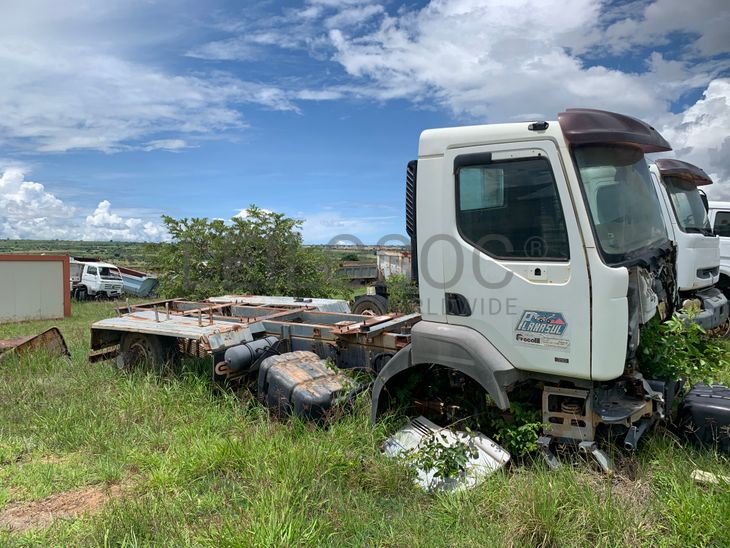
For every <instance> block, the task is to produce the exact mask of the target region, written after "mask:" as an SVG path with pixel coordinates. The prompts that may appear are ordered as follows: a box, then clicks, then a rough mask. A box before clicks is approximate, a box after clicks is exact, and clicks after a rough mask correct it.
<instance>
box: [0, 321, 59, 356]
mask: <svg viewBox="0 0 730 548" xmlns="http://www.w3.org/2000/svg"><path fill="white" fill-rule="evenodd" d="M39 349H44V350H45V351H46V353H47V354H48V356H50V357H56V356H70V355H71V354H70V353H69V351H68V347H67V346H66V341H65V340H64V339H63V335H61V331H59V329H58V328H57V327H51V328H50V329H47V330H46V331H44V332H43V333H40V334H38V335H31V336H29V337H19V338H17V339H5V340H0V362H1V361H2V360H3V359H4V358H6V357H7V356H8V355H10V354H12V353H14V354H16V355H19V356H21V355H24V354H28V353H29V352H34V351H37V350H39Z"/></svg>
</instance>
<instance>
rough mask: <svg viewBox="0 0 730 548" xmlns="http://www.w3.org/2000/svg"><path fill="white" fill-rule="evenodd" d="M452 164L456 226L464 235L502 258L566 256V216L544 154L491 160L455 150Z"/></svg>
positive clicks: (483, 156)
mask: <svg viewBox="0 0 730 548" xmlns="http://www.w3.org/2000/svg"><path fill="white" fill-rule="evenodd" d="M472 157H473V159H472ZM472 162H473V163H472ZM454 167H455V173H456V209H457V211H456V219H457V226H458V228H459V231H460V233H461V235H462V237H463V238H464V239H465V240H466V241H468V242H469V243H470V244H472V245H473V246H474V247H476V248H477V249H480V250H481V251H483V252H484V253H487V254H488V255H491V256H492V257H495V258H499V259H505V260H547V261H567V260H568V259H569V258H570V249H569V245H568V231H567V229H566V226H565V216H564V215H563V209H562V206H561V204H560V197H559V195H558V189H557V184H556V182H555V177H554V176H553V170H552V167H551V166H550V162H549V161H548V159H547V158H544V157H542V156H539V157H534V158H519V159H514V160H498V161H490V159H489V158H488V157H485V155H483V154H467V155H463V156H458V157H457V158H456V161H455V166H454Z"/></svg>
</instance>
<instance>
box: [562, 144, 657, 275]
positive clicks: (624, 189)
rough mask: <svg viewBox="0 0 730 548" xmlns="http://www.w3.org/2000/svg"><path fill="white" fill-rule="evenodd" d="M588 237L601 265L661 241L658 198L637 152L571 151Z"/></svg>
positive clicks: (609, 148)
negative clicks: (595, 246)
mask: <svg viewBox="0 0 730 548" xmlns="http://www.w3.org/2000/svg"><path fill="white" fill-rule="evenodd" d="M573 155H574V158H575V163H576V165H577V167H578V171H579V173H580V179H581V183H582V186H583V191H584V194H585V198H586V201H587V202H588V207H589V209H590V213H591V221H592V222H593V227H594V232H595V235H596V238H597V240H598V245H599V248H600V250H601V254H602V256H603V259H604V261H605V262H606V264H609V265H614V264H620V263H624V262H626V261H628V260H631V259H634V258H637V257H639V256H641V255H642V254H643V253H644V252H646V251H647V250H648V249H649V248H652V247H657V246H660V245H662V244H664V243H666V242H667V231H666V228H665V227H664V221H663V219H662V214H661V208H660V205H659V199H658V197H657V195H656V192H655V190H654V187H653V185H652V181H651V178H650V175H649V168H648V166H647V165H646V160H644V153H643V151H642V150H641V149H639V148H638V147H633V146H627V145H587V146H582V147H576V148H574V149H573Z"/></svg>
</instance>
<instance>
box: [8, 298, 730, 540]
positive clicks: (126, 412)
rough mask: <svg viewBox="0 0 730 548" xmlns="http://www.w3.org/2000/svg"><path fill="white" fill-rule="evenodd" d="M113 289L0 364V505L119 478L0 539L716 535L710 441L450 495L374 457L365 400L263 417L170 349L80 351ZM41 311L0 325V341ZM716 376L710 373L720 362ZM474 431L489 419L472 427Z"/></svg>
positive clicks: (654, 447) (721, 522)
mask: <svg viewBox="0 0 730 548" xmlns="http://www.w3.org/2000/svg"><path fill="white" fill-rule="evenodd" d="M113 306H114V303H93V302H91V303H74V304H73V307H74V309H73V314H74V316H73V317H72V318H69V319H67V320H64V321H63V322H62V323H60V325H59V326H60V327H61V329H62V331H63V334H64V336H65V337H66V340H67V342H68V344H69V347H70V349H71V352H72V355H73V357H72V361H71V362H70V363H69V362H68V361H67V360H64V359H50V360H49V359H44V358H42V357H39V356H38V355H36V356H32V357H30V356H29V357H27V358H23V359H12V360H8V361H7V362H5V363H3V364H2V365H0V512H1V511H3V510H4V509H6V508H7V507H8V506H10V505H14V504H18V503H23V502H28V501H34V500H42V499H45V498H46V497H48V496H52V495H54V494H60V493H64V492H68V491H73V490H76V489H82V488H84V487H89V486H98V487H99V488H100V489H104V488H107V487H110V486H113V485H116V484H118V483H123V485H124V486H125V488H124V489H123V490H122V493H121V494H120V495H119V496H117V497H113V498H111V499H110V500H109V501H108V502H107V503H106V505H105V506H104V507H103V508H101V510H100V511H99V512H98V513H94V514H88V515H82V516H80V517H77V518H74V519H67V520H57V521H55V522H54V523H53V524H52V525H51V526H50V527H48V528H45V529H35V530H29V531H26V532H24V533H22V534H18V533H12V532H9V531H7V530H6V531H3V530H1V529H0V546H99V545H106V546H150V545H161V546H221V545H222V546H277V545H278V546H283V545H300V546H347V545H371V546H372V545H378V546H424V545H434V546H477V545H486V546H537V545H542V546H584V545H591V546H594V545H595V546H617V545H621V546H640V545H649V544H653V545H665V546H693V545H716V546H720V545H727V539H728V538H730V520H729V519H728V516H729V515H730V491H728V490H727V489H725V488H722V487H719V486H715V487H712V486H710V487H707V486H700V485H697V484H694V483H693V482H692V481H691V480H690V474H691V472H692V470H694V469H696V468H699V469H702V470H706V471H708V472H712V473H716V474H720V475H730V463H728V461H727V460H726V459H725V458H722V457H718V456H716V455H714V454H713V453H708V452H701V451H698V450H695V449H692V448H686V447H681V446H679V445H678V444H676V443H675V442H674V441H672V440H670V439H669V438H664V437H662V436H661V434H660V433H654V434H647V435H646V443H645V444H644V445H643V446H642V449H641V450H640V451H639V453H638V455H637V456H636V457H632V458H636V459H637V465H636V467H635V470H636V471H635V474H632V477H631V478H623V477H621V476H620V474H618V475H617V476H618V477H616V478H614V479H606V478H604V477H603V476H602V475H600V474H594V473H592V472H591V471H590V470H589V469H588V468H587V467H585V466H581V465H577V466H575V467H570V466H565V467H564V468H563V469H562V470H560V471H558V472H554V471H549V470H548V469H547V467H546V466H545V465H544V464H543V463H542V462H541V461H540V460H539V459H537V460H536V461H535V462H534V463H533V462H531V461H530V460H529V458H528V459H525V460H524V463H523V464H522V465H520V466H512V468H511V469H510V470H509V471H508V472H502V471H499V472H497V473H495V474H494V475H492V476H490V477H489V478H488V479H487V480H486V481H485V482H484V483H483V484H482V485H480V486H479V487H477V488H475V489H473V490H471V491H468V492H464V493H461V494H456V495H455V494H448V495H447V494H437V495H435V496H429V495H426V494H424V493H422V492H421V491H420V490H419V489H418V488H417V487H416V486H415V485H413V483H412V482H411V477H410V476H409V474H408V472H407V470H406V469H405V468H404V466H403V465H402V464H401V463H399V462H397V460H396V459H387V458H384V457H383V456H382V455H380V452H379V447H380V444H381V443H382V441H383V440H384V439H385V437H386V436H387V435H388V434H389V433H390V432H392V431H393V430H395V428H396V427H397V426H398V425H397V424H396V422H395V419H386V420H385V421H383V422H381V423H379V424H378V425H377V426H376V427H375V428H371V426H370V424H369V401H368V399H367V397H361V398H357V399H356V401H355V406H354V409H353V411H352V412H351V413H346V414H343V416H342V417H341V418H340V419H339V420H338V421H336V422H333V423H332V424H330V425H329V427H328V428H326V429H322V428H311V427H310V426H309V425H307V424H305V423H303V422H301V421H299V420H297V419H291V420H285V421H272V420H271V419H270V418H269V413H268V411H267V410H266V409H265V408H264V407H263V406H261V405H260V404H258V403H257V402H256V401H255V399H253V398H246V399H240V398H237V397H235V396H234V395H233V394H231V393H229V392H226V391H215V390H212V389H211V385H210V380H209V377H208V375H207V371H206V370H205V369H204V368H202V367H201V368H198V367H197V366H196V365H195V364H193V363H190V364H183V365H184V367H185V369H184V372H181V373H178V374H177V375H176V376H174V377H171V378H164V379H163V378H160V377H159V376H156V375H154V374H144V373H135V374H131V375H120V374H119V373H118V372H117V371H116V370H115V367H114V366H113V365H112V364H108V363H101V364H89V363H88V362H87V360H86V355H87V353H88V350H89V347H88V343H89V331H88V326H89V324H90V323H91V322H92V321H94V320H95V319H100V318H103V317H108V316H111V315H113V310H112V309H113ZM50 325H52V322H34V323H29V324H13V325H3V326H0V338H6V337H7V338H9V337H13V336H20V335H26V334H31V333H37V332H40V331H41V330H42V329H43V328H45V327H49V326H50ZM723 374H725V373H723ZM485 433H487V434H488V435H489V434H490V432H487V431H485Z"/></svg>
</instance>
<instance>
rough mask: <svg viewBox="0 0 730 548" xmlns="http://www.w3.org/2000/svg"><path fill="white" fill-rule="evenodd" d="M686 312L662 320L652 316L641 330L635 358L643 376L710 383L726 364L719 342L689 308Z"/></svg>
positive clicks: (729, 363)
mask: <svg viewBox="0 0 730 548" xmlns="http://www.w3.org/2000/svg"><path fill="white" fill-rule="evenodd" d="M687 316H688V317H687V319H685V318H680V317H679V316H678V315H677V314H675V315H674V316H673V317H672V318H670V319H669V320H667V321H666V322H663V323H662V322H659V321H658V320H656V319H654V320H652V321H651V322H649V323H648V324H647V325H646V326H645V327H644V328H643V329H642V330H641V349H640V353H639V359H640V364H641V370H642V372H643V373H644V375H645V376H646V377H647V378H654V379H664V380H677V379H683V380H684V381H686V382H687V383H688V384H690V385H692V384H695V383H698V382H707V383H711V382H713V381H716V380H717V378H718V374H721V373H722V372H725V371H727V370H728V369H729V368H730V358H729V357H728V351H727V348H725V346H724V345H723V343H722V342H721V341H719V340H717V339H715V338H713V337H710V336H709V335H708V334H707V333H706V332H705V330H704V329H703V328H702V327H701V326H700V325H699V324H697V323H695V322H693V321H692V317H693V313H692V311H687Z"/></svg>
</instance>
